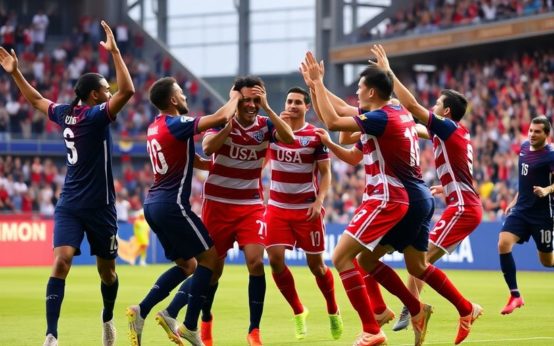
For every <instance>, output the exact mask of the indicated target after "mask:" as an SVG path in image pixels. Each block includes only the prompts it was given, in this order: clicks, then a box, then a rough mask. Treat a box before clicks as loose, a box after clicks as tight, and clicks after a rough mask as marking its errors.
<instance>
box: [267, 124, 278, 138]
mask: <svg viewBox="0 0 554 346" xmlns="http://www.w3.org/2000/svg"><path fill="white" fill-rule="evenodd" d="M267 133H268V134H269V141H270V142H271V143H276V142H277V137H276V135H277V130H276V129H275V125H273V122H272V121H271V120H270V119H269V118H267Z"/></svg>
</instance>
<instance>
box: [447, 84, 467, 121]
mask: <svg viewBox="0 0 554 346" xmlns="http://www.w3.org/2000/svg"><path fill="white" fill-rule="evenodd" d="M441 95H444V99H443V101H442V104H443V108H450V114H451V118H452V120H454V121H460V120H462V118H463V117H464V115H465V114H466V110H467V99H466V98H465V96H464V95H462V94H461V93H459V92H457V91H456V90H452V89H444V90H442V91H441Z"/></svg>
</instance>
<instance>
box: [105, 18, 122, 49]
mask: <svg viewBox="0 0 554 346" xmlns="http://www.w3.org/2000/svg"><path fill="white" fill-rule="evenodd" d="M100 24H101V25H102V28H103V29H104V32H105V33H106V41H100V45H101V46H102V47H104V48H106V50H107V51H108V52H116V51H118V50H119V49H118V48H117V43H116V42H115V37H114V35H113V32H112V29H111V28H110V26H109V25H108V23H106V22H105V21H101V22H100Z"/></svg>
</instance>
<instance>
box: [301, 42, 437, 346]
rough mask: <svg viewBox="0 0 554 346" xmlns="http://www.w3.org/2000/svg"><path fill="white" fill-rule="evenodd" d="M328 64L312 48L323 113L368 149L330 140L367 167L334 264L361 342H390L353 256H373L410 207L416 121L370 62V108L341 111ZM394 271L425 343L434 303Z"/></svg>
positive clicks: (310, 71) (363, 88)
mask: <svg viewBox="0 0 554 346" xmlns="http://www.w3.org/2000/svg"><path fill="white" fill-rule="evenodd" d="M322 64H323V63H322V62H321V63H317V61H316V60H315V58H314V57H313V55H312V54H311V53H310V52H308V53H307V54H306V59H305V61H304V62H303V68H302V69H303V70H305V71H306V72H307V75H308V76H309V79H310V80H311V82H310V83H313V87H314V91H315V94H316V97H317V104H318V109H319V114H320V115H321V116H322V118H323V120H324V121H325V124H326V125H327V127H328V128H329V129H330V130H340V131H349V132H356V131H362V132H363V133H364V134H363V136H362V137H361V141H362V144H361V145H362V147H361V148H362V150H357V151H355V150H356V149H350V150H347V149H344V148H342V147H340V146H338V145H334V143H332V142H330V141H329V148H330V149H331V150H332V151H333V152H334V153H335V154H336V155H337V156H338V157H339V158H341V159H344V160H345V161H346V162H349V163H353V164H356V163H358V162H359V161H360V160H361V159H362V157H363V158H364V165H365V172H366V189H365V193H364V200H363V202H362V205H360V206H359V207H358V209H357V210H356V213H355V215H354V217H353V219H352V221H351V222H350V224H349V225H348V226H347V228H346V230H345V232H344V235H345V236H342V237H341V238H340V240H339V243H338V244H337V247H336V248H335V252H334V254H333V263H334V265H335V267H336V268H337V270H338V271H339V273H340V276H341V280H342V282H343V285H344V287H345V290H346V293H347V295H348V298H349V299H350V302H351V304H352V306H353V307H354V309H355V310H356V311H357V312H358V315H359V316H360V319H361V321H362V328H363V331H362V334H361V335H360V336H359V337H358V339H357V340H356V345H381V344H383V343H385V342H386V336H385V334H384V333H383V331H382V330H381V329H380V326H379V324H378V323H377V321H376V320H375V317H374V316H373V313H372V309H371V303H370V299H369V296H368V294H367V292H366V290H365V286H364V281H363V278H362V276H361V274H360V272H359V271H358V270H357V269H356V267H355V266H354V263H353V261H354V259H355V258H356V257H357V256H358V258H359V260H360V262H361V263H365V262H366V261H365V258H366V257H368V256H372V253H373V251H375V250H376V248H377V247H378V244H379V241H380V240H381V239H382V238H383V237H384V236H385V235H386V234H387V233H388V232H389V231H390V230H391V229H392V228H393V227H394V226H395V225H396V224H397V223H398V221H399V220H400V219H401V218H402V217H403V216H404V215H405V214H406V212H407V210H408V204H409V202H408V194H407V193H406V190H405V187H404V185H403V184H402V182H401V177H403V176H405V175H409V174H412V173H411V170H410V168H409V165H410V158H411V157H412V155H411V150H412V148H414V145H413V143H414V142H413V139H412V138H410V136H407V135H406V133H407V132H408V131H409V134H410V135H411V127H412V124H413V120H412V119H411V117H409V116H408V115H407V114H405V112H404V110H403V109H402V108H401V107H397V106H393V105H390V104H389V99H390V95H391V94H392V89H393V85H392V78H391V77H390V75H389V74H387V73H386V72H385V71H383V70H381V69H380V68H378V67H376V66H369V67H367V68H366V69H365V70H364V71H363V72H362V73H361V75H360V80H359V82H358V91H357V95H358V100H359V104H360V108H361V109H364V111H362V114H359V115H358V116H339V115H338V114H337V112H336V110H335V109H334V107H333V105H332V103H331V101H330V100H329V97H328V95H327V91H326V89H325V86H324V85H323V79H322V68H321V65H322ZM366 110H367V111H366ZM321 138H322V139H323V136H322V137H321ZM324 144H327V143H325V142H324ZM387 268H388V267H387ZM389 269H390V268H389ZM389 276H390V277H391V280H392V279H394V284H395V285H398V289H399V290H403V292H402V293H403V294H404V295H406V296H408V297H411V298H412V301H413V302H414V304H410V307H411V308H412V310H411V312H412V313H413V316H414V317H413V318H412V322H413V325H414V331H415V332H416V345H420V344H421V343H422V342H423V339H424V337H425V331H426V328H427V321H428V319H429V316H430V314H431V307H430V306H428V305H425V304H421V303H420V302H419V301H417V299H415V298H414V297H413V296H412V295H411V294H410V292H409V291H408V289H407V288H406V287H405V286H404V284H403V283H402V281H401V280H400V278H399V277H398V275H396V273H394V271H392V270H390V273H389Z"/></svg>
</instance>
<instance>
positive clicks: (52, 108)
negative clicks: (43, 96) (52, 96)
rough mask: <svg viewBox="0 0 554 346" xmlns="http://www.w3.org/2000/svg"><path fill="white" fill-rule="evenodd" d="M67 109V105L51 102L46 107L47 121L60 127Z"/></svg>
mask: <svg viewBox="0 0 554 346" xmlns="http://www.w3.org/2000/svg"><path fill="white" fill-rule="evenodd" d="M68 109H69V105H66V104H58V103H53V102H52V103H50V105H49V106H48V119H50V120H51V121H53V122H55V123H56V124H58V125H60V126H63V117H64V114H65V113H66V112H67V110H68Z"/></svg>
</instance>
